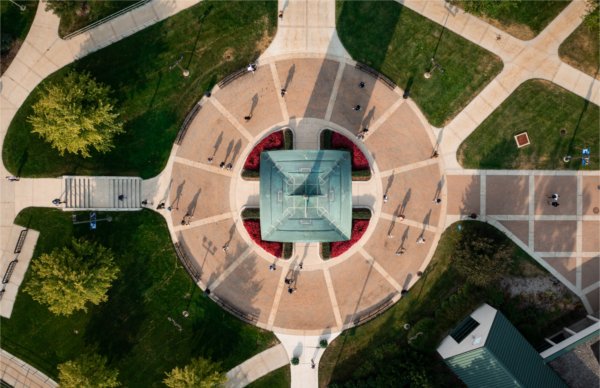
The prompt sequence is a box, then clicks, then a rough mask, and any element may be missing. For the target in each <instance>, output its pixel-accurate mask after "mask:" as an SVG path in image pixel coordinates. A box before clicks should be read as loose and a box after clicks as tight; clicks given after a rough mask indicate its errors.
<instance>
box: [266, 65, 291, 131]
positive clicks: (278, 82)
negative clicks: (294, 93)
mask: <svg viewBox="0 0 600 388" xmlns="http://www.w3.org/2000/svg"><path fill="white" fill-rule="evenodd" d="M269 67H270V68H271V76H272V77H273V82H274V83H275V91H277V90H283V88H282V87H281V80H280V79H279V74H277V66H276V65H275V62H270V63H269ZM277 101H278V102H279V108H280V109H281V114H282V115H283V121H290V114H289V113H288V110H287V103H286V102H285V95H283V96H282V95H281V93H279V94H278V95H277Z"/></svg>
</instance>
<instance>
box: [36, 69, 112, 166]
mask: <svg viewBox="0 0 600 388" xmlns="http://www.w3.org/2000/svg"><path fill="white" fill-rule="evenodd" d="M109 94H110V88H109V87H108V86H106V85H103V84H101V83H98V82H96V80H94V79H93V78H92V77H91V76H90V75H89V73H77V72H74V71H72V72H70V73H69V74H67V76H66V77H65V78H64V79H63V80H62V82H61V83H60V84H59V83H51V84H49V85H46V86H44V87H43V88H42V91H41V96H40V99H39V100H38V101H37V102H36V103H35V104H34V105H33V114H32V115H30V116H29V117H28V121H29V122H30V123H31V125H32V127H33V129H32V132H33V133H37V134H38V135H40V136H41V137H42V139H44V140H45V141H46V142H48V143H50V145H51V146H52V147H53V148H55V149H57V150H58V152H59V153H60V154H61V155H64V153H65V152H68V153H72V154H78V155H81V156H83V157H84V158H87V157H90V156H91V154H90V151H91V149H92V148H93V149H95V150H96V151H97V152H101V153H106V152H108V151H110V150H111V149H113V148H114V145H113V141H114V137H115V136H116V135H117V134H119V133H122V132H123V124H122V123H121V122H118V121H117V117H118V113H115V112H114V104H113V102H112V100H111V99H110V98H109Z"/></svg>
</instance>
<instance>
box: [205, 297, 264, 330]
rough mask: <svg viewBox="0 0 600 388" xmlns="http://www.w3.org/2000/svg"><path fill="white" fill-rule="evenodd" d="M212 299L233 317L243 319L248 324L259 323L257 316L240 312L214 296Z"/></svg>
mask: <svg viewBox="0 0 600 388" xmlns="http://www.w3.org/2000/svg"><path fill="white" fill-rule="evenodd" d="M211 299H212V300H214V301H215V303H216V304H218V305H219V306H221V307H222V308H223V309H224V310H226V311H227V312H229V313H230V314H231V315H233V316H235V317H237V318H239V319H241V320H242V321H245V322H248V323H256V322H258V317H257V316H256V314H252V313H245V312H243V311H241V310H238V309H237V308H235V307H233V306H232V305H230V304H229V303H227V302H225V301H224V300H221V299H219V298H218V297H216V296H214V295H211Z"/></svg>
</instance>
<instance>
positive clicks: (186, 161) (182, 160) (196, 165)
mask: <svg viewBox="0 0 600 388" xmlns="http://www.w3.org/2000/svg"><path fill="white" fill-rule="evenodd" d="M174 162H175V163H179V164H183V165H186V166H189V167H194V168H197V169H199V170H204V171H207V172H211V173H213V174H219V175H223V176H226V177H228V178H233V173H232V172H230V171H227V170H224V169H222V168H218V167H212V166H207V165H206V164H204V163H200V162H195V161H193V160H190V159H186V158H183V157H181V156H176V157H175V159H174Z"/></svg>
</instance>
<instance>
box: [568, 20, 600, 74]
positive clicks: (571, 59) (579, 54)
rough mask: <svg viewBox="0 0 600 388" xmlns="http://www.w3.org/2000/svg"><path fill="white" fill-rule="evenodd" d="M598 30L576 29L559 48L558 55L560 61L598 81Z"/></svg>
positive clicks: (599, 53)
mask: <svg viewBox="0 0 600 388" xmlns="http://www.w3.org/2000/svg"><path fill="white" fill-rule="evenodd" d="M597 34H598V30H595V31H590V30H588V29H587V28H585V27H581V26H580V27H578V28H577V30H575V32H574V33H573V34H571V36H569V37H568V38H567V40H566V41H565V42H563V44H562V45H561V46H560V48H559V50H558V53H559V56H560V59H561V60H562V61H563V62H565V63H567V64H569V65H571V66H573V67H574V68H576V69H579V70H581V71H583V72H584V73H586V74H588V75H590V76H592V77H595V78H596V79H600V73H599V72H598V70H599V69H598V57H599V55H600V52H599V49H598V37H597Z"/></svg>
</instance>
